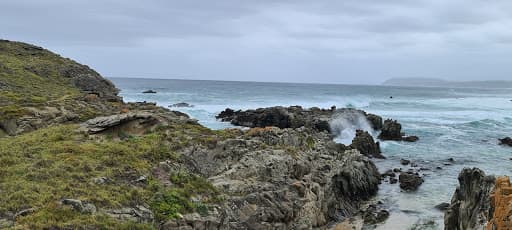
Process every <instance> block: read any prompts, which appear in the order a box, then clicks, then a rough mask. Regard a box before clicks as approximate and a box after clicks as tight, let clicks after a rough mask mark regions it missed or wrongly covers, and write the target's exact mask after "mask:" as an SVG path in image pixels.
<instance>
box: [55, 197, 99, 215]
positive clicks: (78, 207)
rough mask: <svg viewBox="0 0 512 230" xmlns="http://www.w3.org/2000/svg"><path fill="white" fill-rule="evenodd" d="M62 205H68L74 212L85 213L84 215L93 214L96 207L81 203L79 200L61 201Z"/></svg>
mask: <svg viewBox="0 0 512 230" xmlns="http://www.w3.org/2000/svg"><path fill="white" fill-rule="evenodd" d="M61 203H62V204H63V205H70V206H71V207H72V208H73V209H74V210H75V211H78V212H81V213H85V214H93V213H96V206H94V205H93V204H91V203H88V202H83V201H81V200H76V199H63V200H61Z"/></svg>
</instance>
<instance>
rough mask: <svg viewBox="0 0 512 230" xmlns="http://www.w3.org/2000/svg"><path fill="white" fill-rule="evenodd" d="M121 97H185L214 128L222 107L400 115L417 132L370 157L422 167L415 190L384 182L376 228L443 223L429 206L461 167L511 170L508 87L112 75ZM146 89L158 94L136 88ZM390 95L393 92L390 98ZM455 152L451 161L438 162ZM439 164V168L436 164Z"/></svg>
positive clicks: (443, 196) (448, 189)
mask: <svg viewBox="0 0 512 230" xmlns="http://www.w3.org/2000/svg"><path fill="white" fill-rule="evenodd" d="M111 80H113V81H114V83H115V84H116V85H117V87H119V88H120V89H121V96H123V97H124V99H125V100H126V101H152V102H157V103H158V104H159V105H161V106H168V105H171V104H174V103H178V102H187V103H189V104H192V105H194V107H193V108H178V109H177V110H180V111H182V112H185V113H187V114H189V115H190V116H192V117H193V118H195V119H197V120H199V122H200V123H202V124H203V125H205V126H207V127H210V128H212V129H221V128H225V127H230V125H229V124H227V123H222V122H219V121H216V120H215V115H216V114H217V113H219V112H220V111H222V110H224V109H225V108H227V107H229V108H233V109H254V108H260V107H268V106H276V105H282V106H289V105H301V106H303V107H313V106H316V107H323V108H329V107H331V106H332V105H336V106H337V107H340V108H341V107H352V108H359V109H363V110H365V111H368V112H371V113H375V114H378V115H380V116H382V117H384V118H393V119H398V120H399V121H400V122H401V123H402V125H403V128H404V132H406V133H407V134H411V135H417V136H419V137H420V141H418V142H416V143H400V142H392V141H391V142H383V143H382V144H381V147H382V151H383V155H385V156H386V157H387V159H385V160H376V164H377V165H378V167H379V170H380V171H381V172H384V171H386V170H387V169H392V168H399V167H402V168H404V169H406V167H403V166H401V165H400V162H399V161H400V159H401V158H406V159H410V160H412V161H413V162H416V163H417V164H418V165H419V166H421V167H425V168H429V169H430V170H425V171H423V172H424V173H425V174H426V175H425V183H424V184H423V185H421V187H420V188H419V190H418V191H416V192H411V193H406V192H400V189H399V187H398V185H397V184H394V185H389V184H388V183H385V182H384V183H383V184H382V185H381V186H380V192H379V195H378V196H377V197H376V199H379V200H382V201H383V202H384V204H385V205H386V206H387V208H388V209H389V210H390V211H391V217H390V219H388V221H387V222H386V223H384V224H382V225H379V226H377V228H378V229H442V228H443V223H442V222H443V213H442V212H440V211H437V210H435V209H434V206H435V205H437V204H439V203H441V202H449V201H450V199H451V196H452V194H453V192H454V190H455V187H456V185H457V183H458V182H457V175H458V173H459V172H460V170H461V169H462V168H463V167H479V168H481V169H483V170H485V172H486V173H489V174H497V175H512V160H511V159H510V158H512V148H507V147H503V146H499V145H498V141H497V139H498V138H502V137H504V136H512V101H511V100H512V90H511V89H476V88H472V89H459V88H414V87H389V86H352V85H319V84H288V83H254V82H221V81H185V80H149V79H122V78H113V79H111ZM147 89H153V90H156V91H157V92H158V93H157V94H142V93H141V92H142V91H144V90H147ZM390 96H392V97H393V98H390ZM448 158H454V159H455V162H454V163H453V165H444V164H445V163H448V162H447V159H448ZM437 166H440V167H442V169H441V170H437V169H436V167H437Z"/></svg>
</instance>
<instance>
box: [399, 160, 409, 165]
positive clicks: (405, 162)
mask: <svg viewBox="0 0 512 230" xmlns="http://www.w3.org/2000/svg"><path fill="white" fill-rule="evenodd" d="M409 163H411V161H410V160H406V159H400V164H402V165H408V164H409Z"/></svg>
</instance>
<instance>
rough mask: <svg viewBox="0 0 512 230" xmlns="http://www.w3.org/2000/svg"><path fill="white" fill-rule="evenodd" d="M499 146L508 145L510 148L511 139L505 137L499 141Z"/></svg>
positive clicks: (511, 145)
mask: <svg viewBox="0 0 512 230" xmlns="http://www.w3.org/2000/svg"><path fill="white" fill-rule="evenodd" d="M500 145H508V146H510V147H512V138H510V137H505V138H503V139H500Z"/></svg>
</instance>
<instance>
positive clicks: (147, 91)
mask: <svg viewBox="0 0 512 230" xmlns="http://www.w3.org/2000/svg"><path fill="white" fill-rule="evenodd" d="M142 93H156V91H154V90H151V89H150V90H145V91H142Z"/></svg>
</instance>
